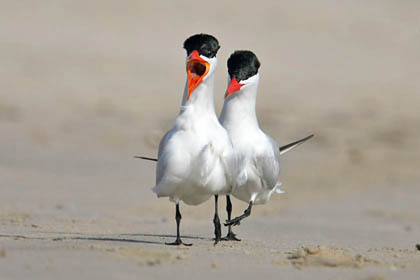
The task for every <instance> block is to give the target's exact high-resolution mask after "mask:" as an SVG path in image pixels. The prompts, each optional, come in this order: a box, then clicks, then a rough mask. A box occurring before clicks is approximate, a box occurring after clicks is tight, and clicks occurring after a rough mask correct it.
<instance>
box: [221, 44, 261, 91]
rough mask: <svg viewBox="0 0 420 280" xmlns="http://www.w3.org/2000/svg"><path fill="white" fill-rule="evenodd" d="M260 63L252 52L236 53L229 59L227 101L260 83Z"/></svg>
mask: <svg viewBox="0 0 420 280" xmlns="http://www.w3.org/2000/svg"><path fill="white" fill-rule="evenodd" d="M260 65H261V64H260V62H259V61H258V58H257V56H256V55H255V54H254V53H253V52H251V51H235V52H234V53H233V54H232V55H231V56H230V57H229V59H228V61H227V66H228V72H229V85H228V88H227V90H226V94H225V99H226V98H228V97H229V96H231V95H232V94H234V93H238V92H240V91H242V90H244V89H245V88H247V87H248V86H250V85H252V84H255V83H258V78H259V76H258V69H259V68H260Z"/></svg>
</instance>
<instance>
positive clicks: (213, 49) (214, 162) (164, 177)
mask: <svg viewBox="0 0 420 280" xmlns="http://www.w3.org/2000/svg"><path fill="white" fill-rule="evenodd" d="M184 49H185V50H186V52H187V61H186V72H187V81H186V85H185V90H184V96H183V99H182V104H181V109H180V112H179V115H178V117H177V118H176V120H175V124H174V126H173V127H172V129H171V130H169V131H168V132H167V133H166V134H165V136H164V137H163V138H162V140H161V142H160V144H159V152H158V162H157V167H156V186H155V187H154V188H153V191H154V192H155V193H156V194H157V196H158V197H169V199H170V200H171V201H173V202H175V204H176V216H175V218H176V223H177V237H176V240H175V242H173V243H167V244H168V245H180V244H184V245H191V244H185V243H183V242H182V240H181V238H180V233H179V231H180V222H181V213H180V210H179V203H180V201H183V202H184V203H186V204H189V205H198V204H200V203H202V202H204V201H206V200H207V199H209V198H210V197H211V196H214V197H215V215H214V218H213V222H214V225H215V236H216V237H215V240H216V243H217V242H218V241H219V240H220V239H221V224H220V219H219V216H218V212H217V202H218V195H224V194H226V193H229V192H230V190H231V186H232V179H233V177H234V175H233V174H232V172H235V170H236V160H235V156H234V153H233V148H232V144H231V141H230V139H229V136H228V134H227V131H226V130H225V129H224V128H223V127H222V125H221V124H220V123H219V121H218V119H217V116H216V113H215V109H214V101H213V98H214V97H213V87H214V71H215V68H216V65H217V58H216V54H217V51H218V49H219V43H218V41H217V39H216V38H215V37H213V36H211V35H207V34H197V35H193V36H191V37H190V38H188V39H187V40H186V41H185V42H184Z"/></svg>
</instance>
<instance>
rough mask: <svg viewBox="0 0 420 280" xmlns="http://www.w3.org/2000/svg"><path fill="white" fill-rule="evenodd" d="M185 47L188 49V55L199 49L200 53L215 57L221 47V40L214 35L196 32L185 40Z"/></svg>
mask: <svg viewBox="0 0 420 280" xmlns="http://www.w3.org/2000/svg"><path fill="white" fill-rule="evenodd" d="M184 49H185V50H186V51H187V55H190V53H192V52H193V51H194V50H197V51H198V53H199V54H200V55H204V56H206V57H208V58H213V57H215V56H216V54H217V51H218V50H219V49H220V45H219V41H217V39H216V38H215V37H214V36H212V35H208V34H196V35H193V36H191V37H189V38H188V39H187V40H185V42H184Z"/></svg>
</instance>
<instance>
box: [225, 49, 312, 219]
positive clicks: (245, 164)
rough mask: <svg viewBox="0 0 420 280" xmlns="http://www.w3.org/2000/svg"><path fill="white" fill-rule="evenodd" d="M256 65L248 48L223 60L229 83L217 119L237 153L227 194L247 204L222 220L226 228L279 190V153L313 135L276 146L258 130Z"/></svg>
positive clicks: (258, 63) (255, 59) (280, 191)
mask: <svg viewBox="0 0 420 280" xmlns="http://www.w3.org/2000/svg"><path fill="white" fill-rule="evenodd" d="M260 65H261V64H260V62H259V60H258V58H257V56H256V55H255V54H254V53H253V52H252V51H248V50H240V51H235V52H234V53H233V54H232V55H231V56H230V57H229V59H228V61H227V66H228V73H229V83H228V88H227V90H226V93H225V101H224V104H223V108H222V112H221V114H220V116H219V121H220V123H221V124H222V125H223V127H224V128H226V130H227V131H228V133H229V137H230V139H231V141H232V144H233V147H234V150H235V153H236V156H237V176H236V177H235V179H234V183H233V189H232V191H231V193H232V195H233V196H234V197H236V198H238V199H239V200H242V201H244V202H247V203H249V205H248V208H247V209H246V210H245V211H244V214H243V215H241V216H238V217H236V218H234V219H230V218H228V220H226V223H225V226H229V227H230V226H233V225H238V224H240V221H241V220H242V219H244V218H246V217H248V216H249V215H250V214H251V209H252V206H253V205H257V204H265V203H267V202H268V201H269V200H270V198H271V196H272V194H273V193H275V192H276V193H283V191H282V190H281V189H280V186H281V183H280V182H278V181H277V180H278V177H279V175H280V155H281V154H283V153H285V152H287V151H290V150H291V149H293V148H294V147H296V146H298V145H300V144H302V143H303V142H305V141H307V140H308V139H310V138H312V137H313V135H309V136H308V137H305V138H303V139H300V140H298V141H295V142H292V143H290V144H287V145H284V146H282V147H280V148H279V145H278V144H277V142H276V141H275V140H274V139H273V138H272V137H271V136H269V135H268V134H266V133H264V132H263V131H262V130H261V129H260V127H259V124H258V119H257V115H256V108H255V106H256V97H257V91H258V84H259V79H260V76H259V73H258V70H259V68H260Z"/></svg>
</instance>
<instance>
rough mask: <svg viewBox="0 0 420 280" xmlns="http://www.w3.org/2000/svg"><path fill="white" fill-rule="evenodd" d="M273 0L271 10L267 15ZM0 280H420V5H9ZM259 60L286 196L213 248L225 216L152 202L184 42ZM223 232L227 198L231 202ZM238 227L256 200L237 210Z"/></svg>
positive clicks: (4, 15) (3, 42)
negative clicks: (194, 40) (202, 36)
mask: <svg viewBox="0 0 420 280" xmlns="http://www.w3.org/2000/svg"><path fill="white" fill-rule="evenodd" d="M260 2H261V1H260ZM0 6H1V8H0V35H1V36H0V61H1V63H0V279H2V280H3V279H168V278H170V279H188V278H193V277H194V278H197V279H215V278H228V277H229V278H230V279H250V278H254V279H255V278H256V277H258V278H262V277H265V278H269V279H271V278H274V277H276V278H278V279H315V280H318V279H355V280H379V279H381V280H383V279H419V273H420V251H418V250H417V249H416V247H415V245H416V244H418V243H420V203H419V202H420V175H419V171H418V169H419V166H420V149H419V148H418V144H419V142H420V130H419V129H418V128H419V127H420V117H419V104H420V83H419V79H418V77H419V76H420V70H419V69H420V68H419V67H418V66H419V65H420V52H419V51H418V50H419V48H420V36H419V35H420V33H419V26H420V17H419V16H418V14H419V12H420V4H419V3H418V1H414V0H413V1H409V0H407V1H369V2H366V3H365V2H363V3H362V2H357V1H303V2H302V1H263V2H261V3H259V2H258V3H257V2H256V1H248V0H246V1H241V4H238V3H236V4H235V3H233V2H232V3H230V2H229V3H225V2H224V1H212V2H209V3H206V4H205V5H204V4H200V3H198V2H190V1H173V2H169V1H122V2H121V1H120V2H116V1H114V2H112V1H97V0H94V1H46V2H42V3H41V2H40V3H37V2H36V1H3V2H2V3H1V4H0ZM197 32H207V33H211V34H214V35H215V36H216V37H217V38H218V39H219V41H220V43H221V46H222V48H221V49H220V51H219V54H218V60H219V67H218V69H217V72H216V93H215V104H216V111H217V112H219V111H220V109H221V105H222V102H223V94H224V91H225V87H226V80H227V76H226V59H227V58H228V57H229V55H230V53H232V52H233V51H234V50H236V49H251V50H253V51H254V52H255V53H256V54H257V55H258V57H259V59H260V60H261V62H262V67H261V70H260V75H261V80H260V91H259V97H258V102H257V110H258V112H257V113H258V117H259V121H260V125H261V127H262V128H263V129H264V130H265V131H266V132H267V133H269V134H270V135H272V136H273V137H274V138H275V139H276V140H277V141H278V142H279V143H280V144H286V143H288V142H291V141H293V140H296V139H298V138H300V137H304V136H306V135H309V134H311V133H314V134H315V135H316V137H315V138H314V139H312V140H311V141H310V142H308V143H306V144H304V145H303V146H300V147H299V148H297V149H296V150H294V151H293V152H290V153H288V154H285V156H284V157H283V163H282V164H283V165H282V175H281V178H280V181H282V182H283V188H284V190H285V191H286V193H285V194H283V195H279V196H275V197H274V198H273V199H272V201H270V203H269V204H267V205H263V206H257V207H255V208H254V210H253V212H252V216H251V217H250V218H249V219H247V220H245V221H244V222H243V223H242V224H241V225H240V226H239V227H235V228H234V231H235V232H236V233H237V234H238V237H239V238H241V239H242V241H241V242H223V243H221V244H219V245H217V246H213V242H212V240H211V239H212V237H213V236H212V235H213V225H212V217H213V202H212V201H207V202H206V203H204V204H202V205H200V206H197V207H190V206H185V205H181V211H182V214H183V220H182V225H181V226H182V228H181V231H182V235H183V236H184V237H183V238H184V240H185V241H186V242H191V243H194V245H193V246H192V247H168V246H165V245H164V243H165V242H169V241H173V239H174V234H175V221H174V206H173V204H171V203H170V202H169V201H167V200H166V199H157V198H156V197H155V196H154V195H153V193H152V192H151V191H150V187H152V186H153V184H154V180H155V178H154V172H155V169H154V168H155V164H154V163H153V162H145V161H140V160H136V159H133V155H136V154H141V155H146V156H155V155H156V151H157V145H158V143H159V140H160V138H161V137H162V135H163V134H164V133H165V132H166V131H167V130H168V129H169V128H170V127H171V126H172V124H173V120H174V118H175V116H176V114H177V112H178V109H179V107H178V106H179V104H180V100H181V95H182V91H183V87H184V83H185V71H184V63H185V53H184V50H183V49H182V42H183V40H184V39H185V38H186V37H188V36H189V35H191V34H194V33H197ZM220 200H221V203H220V209H219V211H220V212H221V218H222V220H224V219H225V218H226V215H225V212H224V207H225V205H224V203H225V199H224V198H221V199H220ZM233 207H234V214H235V215H238V214H241V213H242V211H243V210H244V209H245V208H246V204H244V203H242V202H239V201H237V200H233Z"/></svg>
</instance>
